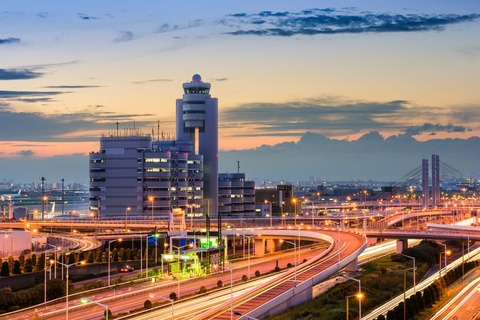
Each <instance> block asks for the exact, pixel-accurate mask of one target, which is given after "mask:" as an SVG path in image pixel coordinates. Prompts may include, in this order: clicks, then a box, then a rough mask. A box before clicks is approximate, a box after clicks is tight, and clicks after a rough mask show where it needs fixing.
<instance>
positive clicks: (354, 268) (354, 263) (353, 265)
mask: <svg viewBox="0 0 480 320" xmlns="http://www.w3.org/2000/svg"><path fill="white" fill-rule="evenodd" d="M345 270H346V271H347V272H356V271H358V258H355V259H354V260H353V261H352V262H350V263H349V264H347V266H346V267H345Z"/></svg>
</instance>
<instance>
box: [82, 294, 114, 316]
mask: <svg viewBox="0 0 480 320" xmlns="http://www.w3.org/2000/svg"><path fill="white" fill-rule="evenodd" d="M89 302H90V303H94V304H96V305H98V306H100V307H102V308H105V320H108V313H109V312H108V306H107V305H105V304H103V303H100V302H96V301H93V300H90V299H88V298H85V297H83V298H80V303H81V304H87V303H89Z"/></svg>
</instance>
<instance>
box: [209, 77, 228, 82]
mask: <svg viewBox="0 0 480 320" xmlns="http://www.w3.org/2000/svg"><path fill="white" fill-rule="evenodd" d="M211 80H212V81H217V82H224V81H227V80H230V79H229V78H212V79H211Z"/></svg>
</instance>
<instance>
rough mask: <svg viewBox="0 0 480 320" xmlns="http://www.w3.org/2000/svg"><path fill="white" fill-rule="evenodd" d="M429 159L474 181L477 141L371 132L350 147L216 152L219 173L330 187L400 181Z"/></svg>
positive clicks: (305, 139)
mask: <svg viewBox="0 0 480 320" xmlns="http://www.w3.org/2000/svg"><path fill="white" fill-rule="evenodd" d="M430 154H439V155H440V159H441V161H442V162H444V163H448V164H449V165H451V166H452V167H454V168H456V169H457V170H459V171H461V172H463V173H464V174H465V175H468V176H471V175H472V174H473V173H476V174H477V175H478V161H480V138H479V137H473V138H469V139H432V140H428V141H417V140H416V139H414V138H412V137H411V136H408V135H398V136H392V137H389V138H384V137H382V136H381V135H380V134H379V133H378V132H370V133H367V134H365V135H364V136H362V137H361V138H359V139H358V140H354V141H349V140H336V139H331V138H328V137H326V136H325V135H321V134H316V133H312V132H307V133H304V134H303V135H302V136H301V138H300V140H299V141H298V142H284V143H279V144H276V145H273V146H267V145H264V146H261V147H258V148H255V149H249V150H238V151H221V152H220V155H219V159H220V170H221V171H223V172H227V171H230V172H232V171H234V170H236V167H235V166H236V165H237V161H240V163H241V165H242V170H243V172H246V173H247V175H248V176H249V177H256V178H258V179H259V180H260V179H265V178H266V179H274V180H276V181H278V180H281V179H285V180H287V181H293V182H295V181H299V180H308V179H309V178H310V177H315V178H317V179H323V180H334V181H335V180H336V181H338V180H346V181H353V180H357V179H361V180H367V179H368V180H378V181H400V178H401V177H404V176H405V174H406V173H408V172H410V171H411V170H413V169H415V168H418V167H419V166H420V165H421V163H422V159H424V158H425V157H428V156H429V155H430Z"/></svg>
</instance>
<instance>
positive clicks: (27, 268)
mask: <svg viewBox="0 0 480 320" xmlns="http://www.w3.org/2000/svg"><path fill="white" fill-rule="evenodd" d="M23 271H25V272H32V271H33V267H32V259H30V258H27V260H25V266H24V267H23Z"/></svg>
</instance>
